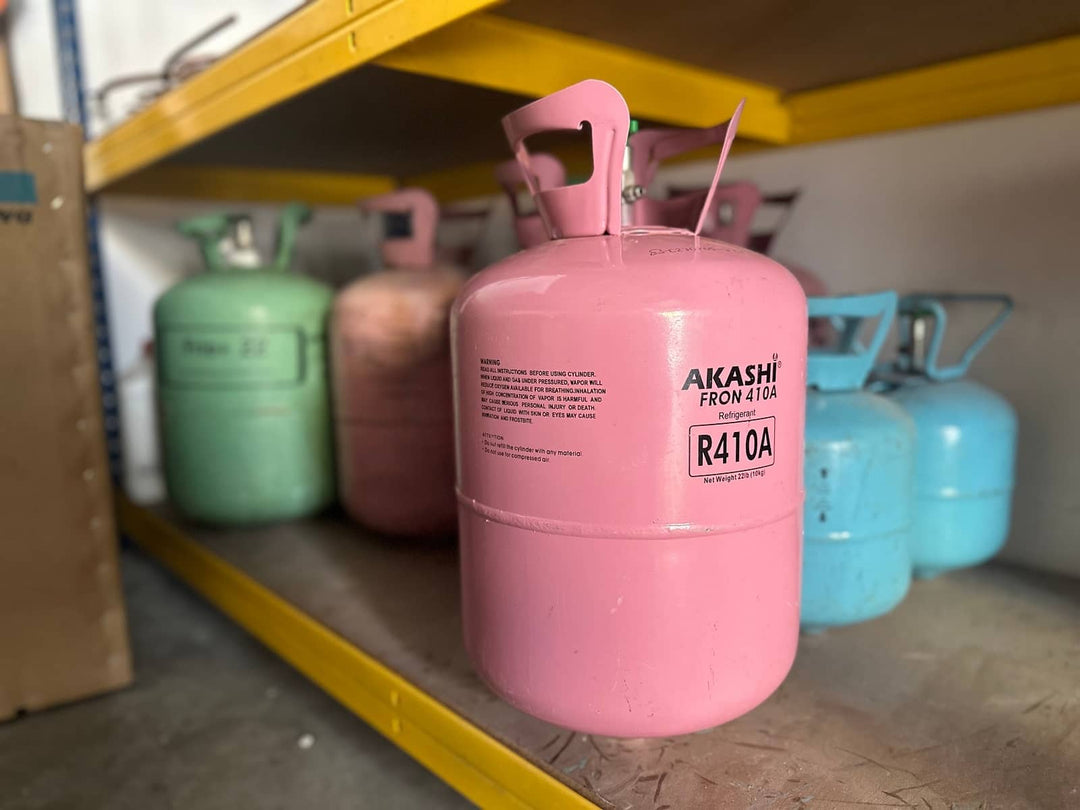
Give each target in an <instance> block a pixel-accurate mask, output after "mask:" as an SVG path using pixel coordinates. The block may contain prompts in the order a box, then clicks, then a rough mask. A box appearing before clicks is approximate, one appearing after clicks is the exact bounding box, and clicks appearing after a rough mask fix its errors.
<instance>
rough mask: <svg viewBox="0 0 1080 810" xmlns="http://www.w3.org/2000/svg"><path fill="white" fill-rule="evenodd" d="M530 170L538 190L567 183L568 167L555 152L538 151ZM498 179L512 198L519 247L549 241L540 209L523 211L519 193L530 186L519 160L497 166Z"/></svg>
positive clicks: (532, 159)
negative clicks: (522, 188)
mask: <svg viewBox="0 0 1080 810" xmlns="http://www.w3.org/2000/svg"><path fill="white" fill-rule="evenodd" d="M529 170H530V171H532V172H533V186H534V187H535V188H538V189H541V190H543V189H548V188H558V187H560V186H564V185H566V169H565V168H563V165H562V162H561V161H560V160H559V159H558V158H557V157H555V156H554V155H546V154H542V153H540V154H535V155H532V156H531V163H530V165H529ZM495 179H496V180H497V181H498V183H499V185H500V186H502V189H503V191H504V192H506V196H507V197H508V198H509V199H510V208H511V210H512V211H513V212H514V234H515V235H516V236H517V240H518V246H519V247H522V248H531V247H532V246H533V245H539V244H540V243H541V242H546V241H547V240H548V239H549V238H550V237H549V236H548V232H547V227H546V226H545V225H544V221H543V219H541V217H540V212H539V211H523V210H522V209H521V203H520V201H519V200H518V192H519V190H520V189H521V187H522V186H527V185H528V184H527V183H526V181H525V169H524V168H523V167H522V165H521V164H520V163H518V162H517V161H516V160H507V161H505V162H503V163H500V164H499V165H498V166H496V167H495Z"/></svg>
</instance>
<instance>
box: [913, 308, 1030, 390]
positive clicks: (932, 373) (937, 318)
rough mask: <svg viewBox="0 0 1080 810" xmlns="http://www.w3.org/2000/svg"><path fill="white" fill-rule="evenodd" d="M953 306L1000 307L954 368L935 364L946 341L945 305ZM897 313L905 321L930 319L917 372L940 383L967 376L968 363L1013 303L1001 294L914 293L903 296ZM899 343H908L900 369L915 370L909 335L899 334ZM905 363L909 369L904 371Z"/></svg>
mask: <svg viewBox="0 0 1080 810" xmlns="http://www.w3.org/2000/svg"><path fill="white" fill-rule="evenodd" d="M953 303H986V304H999V305H1000V307H1001V309H1000V310H998V313H997V315H996V316H995V317H994V319H993V320H991V321H990V323H989V324H988V325H987V326H986V328H985V329H983V330H982V332H980V333H979V335H978V337H976V338H975V340H974V341H972V343H971V345H970V346H968V347H967V349H966V350H965V351H964V353H963V355H961V357H960V360H959V361H958V362H957V363H956V364H955V365H952V366H945V367H941V366H939V365H938V358H939V356H940V354H941V344H942V343H943V342H944V340H945V329H946V326H947V324H948V319H947V317H946V313H945V305H946V304H953ZM899 311H900V315H901V316H902V317H903V318H904V319H905V321H908V322H912V321H913V320H914V319H915V318H918V317H920V316H922V317H926V316H929V317H930V318H932V319H933V321H934V325H933V327H932V331H931V333H930V339H929V342H928V344H927V348H926V361H925V368H923V369H920V370H921V371H922V372H923V373H924V374H926V376H927V377H929V378H930V379H931V380H938V381H942V382H943V381H946V380H955V379H957V378H959V377H963V376H964V375H965V374H966V373H967V370H968V367H969V366H970V365H971V362H972V361H973V360H974V359H975V357H976V356H977V355H978V354H979V352H981V351H982V350H983V347H984V346H986V344H987V343H989V342H990V338H992V337H993V336H994V335H995V334H997V331H998V330H999V329H1000V328H1001V326H1002V324H1004V323H1005V321H1006V319H1007V318H1008V317H1009V315H1010V314H1011V313H1012V311H1013V300H1012V298H1010V297H1009V296H1008V295H1004V294H1001V293H933V294H930V293H914V294H912V295H905V296H904V297H903V298H902V299H900V305H899ZM902 340H907V341H909V343H908V345H907V356H906V357H905V356H904V354H903V349H904V347H901V351H902V353H901V367H902V370H904V371H915V369H914V368H911V363H912V357H911V348H912V347H911V346H910V341H911V335H910V334H908V335H902ZM905 364H906V365H907V366H908V368H903V366H904V365H905Z"/></svg>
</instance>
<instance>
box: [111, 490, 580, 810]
mask: <svg viewBox="0 0 1080 810" xmlns="http://www.w3.org/2000/svg"><path fill="white" fill-rule="evenodd" d="M118 509H119V523H120V527H121V530H122V531H124V532H126V533H127V534H128V535H129V536H130V537H131V538H132V539H133V540H134V541H135V542H136V543H138V544H139V546H141V547H142V548H143V549H144V550H146V551H147V552H149V553H150V554H152V555H153V556H155V557H157V558H158V559H159V560H160V561H161V562H162V563H164V564H165V565H166V566H168V567H169V568H170V569H171V570H172V571H173V573H175V574H176V575H177V576H178V577H180V578H181V579H182V580H184V581H185V582H187V583H188V585H190V586H191V587H192V588H194V589H195V590H196V591H198V592H199V593H200V594H202V595H203V596H204V597H205V598H206V599H208V600H209V601H210V602H212V603H213V604H214V605H216V606H217V607H218V608H219V609H220V610H221V611H222V612H224V613H225V614H226V615H228V616H229V617H230V618H232V619H233V621H235V622H236V623H237V624H239V625H241V626H242V627H244V628H245V629H246V630H247V631H248V632H250V633H251V634H252V635H253V636H255V638H257V639H259V640H260V641H261V642H262V643H263V644H265V645H266V646H267V647H269V648H270V649H272V650H273V651H274V652H275V653H277V654H278V655H280V656H281V657H282V658H284V659H285V660H286V661H288V662H289V663H290V664H292V665H293V666H294V667H296V668H297V669H298V670H300V672H302V673H303V674H304V675H305V676H306V677H307V678H308V679H310V680H311V681H313V682H314V683H316V684H318V685H319V686H320V687H321V688H322V689H324V690H325V691H326V692H327V693H329V694H330V695H331V696H332V697H333V698H334V699H335V700H337V701H338V702H339V703H341V704H342V705H344V706H345V707H346V708H348V709H349V710H350V711H351V712H353V713H354V714H356V715H357V716H358V717H360V718H361V719H363V720H364V721H365V722H367V723H368V724H369V725H371V726H372V727H373V728H375V729H376V730H377V731H378V732H379V733H381V734H382V735H383V736H385V737H386V738H387V739H389V740H390V741H391V742H392V743H394V744H395V745H397V746H398V747H399V748H401V749H402V750H404V751H405V752H406V753H408V754H409V755H410V756H412V757H413V758H414V759H416V760H417V761H418V762H420V763H421V764H422V765H424V766H425V767H426V768H428V769H429V770H430V771H432V772H433V773H435V774H436V775H437V776H439V777H440V778H441V779H443V780H444V781H446V782H447V783H448V784H449V785H451V786H452V787H453V788H454V789H456V790H457V791H459V792H460V793H461V794H462V795H464V796H465V797H466V798H468V799H470V800H471V801H473V802H475V803H476V804H478V805H479V806H481V807H490V808H508V809H512V810H524V809H525V808H550V807H559V808H567V809H568V810H588V809H589V808H591V809H592V810H595V808H596V805H594V804H593V803H592V802H590V801H588V800H587V799H586V798H585V797H583V796H581V795H580V794H579V793H577V792H575V791H573V790H571V789H570V788H568V787H567V786H566V785H564V784H563V783H562V782H560V781H558V780H557V779H555V778H553V777H552V776H550V775H549V774H547V773H545V772H544V771H542V770H541V769H539V768H537V767H536V766H535V765H532V764H531V763H529V762H528V761H526V760H525V759H524V758H522V757H521V756H519V755H518V754H516V753H514V752H513V751H511V750H510V749H509V748H507V747H506V746H505V745H503V744H502V743H501V742H499V741H498V740H496V739H495V738H494V737H491V736H490V735H489V734H487V733H485V732H484V731H482V730H481V729H479V728H477V727H476V726H474V725H473V724H471V723H470V722H468V721H467V720H465V719H464V718H463V717H461V716H460V715H459V714H457V713H455V712H453V711H451V710H450V709H448V708H447V707H446V706H444V705H443V704H441V703H439V702H438V701H436V700H435V699H434V698H432V697H431V696H430V695H428V694H427V693H425V692H423V691H421V690H420V689H418V688H417V687H416V686H414V685H413V684H411V683H409V682H408V681H406V680H405V679H404V678H402V677H401V676H400V675H398V674H397V673H396V672H394V671H392V670H390V669H388V668H387V667H385V666H383V665H382V664H380V663H379V662H378V661H377V660H375V659H374V658H372V657H371V656H369V655H367V654H366V653H364V652H363V651H362V650H360V649H358V648H356V647H354V646H352V645H351V644H349V643H348V642H347V641H346V640H345V639H343V638H341V637H340V636H338V635H336V634H335V633H333V632H331V631H330V630H328V629H327V628H326V627H324V626H323V625H321V624H319V623H318V622H316V621H315V620H313V619H312V618H310V617H309V616H307V615H306V614H304V613H302V612H300V611H299V610H297V609H296V608H294V607H293V606H292V605H290V604H289V603H288V602H286V601H284V600H283V599H281V598H280V597H279V596H277V595H276V594H274V593H273V592H272V591H270V590H268V589H267V588H265V587H263V586H262V585H260V584H259V583H258V582H256V581H255V580H253V579H251V578H250V577H249V576H247V575H246V574H245V573H243V572H242V571H240V570H239V569H237V568H235V567H233V566H232V565H230V564H229V563H227V562H225V561H224V560H222V559H221V558H219V557H217V556H216V555H214V554H212V553H211V552H209V551H208V550H207V549H205V548H203V547H202V546H200V545H199V544H198V543H195V542H194V541H192V540H190V539H189V538H187V537H186V536H184V534H183V532H181V531H180V530H179V529H177V528H176V527H175V526H172V525H171V524H169V523H168V522H167V521H165V520H163V519H162V518H160V517H158V516H156V515H154V514H152V513H150V512H148V511H146V510H143V509H140V508H139V507H137V506H134V505H132V504H131V503H130V502H128V501H127V500H126V499H125V498H123V497H122V496H121V497H120V499H119V504H118Z"/></svg>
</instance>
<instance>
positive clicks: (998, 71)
mask: <svg viewBox="0 0 1080 810" xmlns="http://www.w3.org/2000/svg"><path fill="white" fill-rule="evenodd" d="M1075 101H1080V36H1075V37H1067V38H1064V39H1059V40H1053V41H1051V42H1046V43H1042V44H1039V45H1031V46H1028V47H1024V48H1014V49H1010V50H1007V51H1000V52H998V53H992V54H989V55H986V56H976V57H971V58H968V59H960V60H957V61H954V62H946V63H944V64H940V65H934V66H931V67H926V68H920V69H918V70H909V71H904V72H902V73H896V74H892V75H889V76H882V77H879V78H875V79H866V80H865V81H859V82H852V83H850V84H844V85H839V86H837V87H827V88H824V89H822V90H813V91H808V92H804V93H795V94H793V95H791V96H789V97H788V98H786V99H785V104H786V106H787V108H788V109H789V110H790V112H791V119H792V136H793V137H792V142H793V143H806V142H809V141H821V140H828V139H833V138H849V137H853V136H856V135H870V134H874V133H880V132H892V131H895V130H898V129H908V128H911V127H922V126H930V125H933V124H942V123H946V122H949V121H962V120H968V119H971V118H978V117H981V116H987V115H1001V114H1004V113H1013V112H1020V111H1022V110H1030V109H1035V108H1038V107H1048V106H1053V105H1057V104H1067V103H1070V102H1075Z"/></svg>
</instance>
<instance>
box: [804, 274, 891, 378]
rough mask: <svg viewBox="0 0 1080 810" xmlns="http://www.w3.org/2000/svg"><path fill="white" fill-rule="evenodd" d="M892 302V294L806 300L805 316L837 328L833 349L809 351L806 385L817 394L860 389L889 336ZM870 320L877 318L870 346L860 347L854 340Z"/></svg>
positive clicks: (880, 293) (882, 293)
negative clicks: (815, 389)
mask: <svg viewBox="0 0 1080 810" xmlns="http://www.w3.org/2000/svg"><path fill="white" fill-rule="evenodd" d="M896 302H897V296H896V293H895V292H893V291H892V290H888V291H886V292H879V293H871V294H869V295H842V296H832V297H811V298H808V299H807V301H806V305H807V314H808V315H809V316H810V317H811V318H828V319H829V321H830V322H831V323H832V324H834V325H835V326H837V332H838V333H839V339H838V341H837V344H836V345H835V346H833V347H826V348H821V349H818V348H812V349H811V350H810V354H809V357H808V358H807V369H806V384H807V385H812V386H814V387H815V388H817V389H819V390H821V391H854V390H857V389H859V388H862V386H863V385H864V384H865V383H866V378H867V377H868V376H869V375H870V371H871V369H872V368H873V366H874V359H875V358H876V357H877V356H878V352H880V351H881V347H882V345H883V344H884V343H885V337H886V336H887V335H888V334H889V327H890V326H892V322H893V316H894V315H895V314H896ZM870 318H877V319H878V324H877V327H876V329H875V330H874V336H873V338H872V339H871V340H870V345H869V346H866V347H864V346H863V345H862V343H861V342H860V341H859V340H858V333H859V329H860V328H861V327H862V325H863V323H864V322H865V321H866V320H867V319H870Z"/></svg>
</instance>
